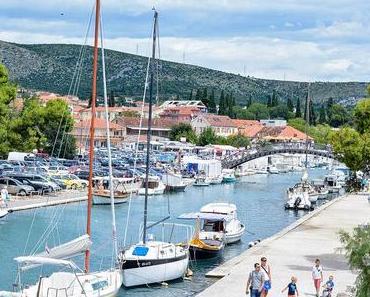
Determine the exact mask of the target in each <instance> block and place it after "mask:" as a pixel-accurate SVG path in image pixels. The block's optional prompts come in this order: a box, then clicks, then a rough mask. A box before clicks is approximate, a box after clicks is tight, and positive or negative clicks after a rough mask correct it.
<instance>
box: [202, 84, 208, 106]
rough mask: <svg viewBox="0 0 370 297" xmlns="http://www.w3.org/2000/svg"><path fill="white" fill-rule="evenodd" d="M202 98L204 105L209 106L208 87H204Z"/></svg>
mask: <svg viewBox="0 0 370 297" xmlns="http://www.w3.org/2000/svg"><path fill="white" fill-rule="evenodd" d="M201 98H202V99H201V100H202V102H203V103H204V105H205V106H207V107H209V98H208V92H207V88H204V90H203V93H202V96H201Z"/></svg>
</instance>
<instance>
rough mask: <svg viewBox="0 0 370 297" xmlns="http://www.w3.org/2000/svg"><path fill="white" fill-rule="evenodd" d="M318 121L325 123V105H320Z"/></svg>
mask: <svg viewBox="0 0 370 297" xmlns="http://www.w3.org/2000/svg"><path fill="white" fill-rule="evenodd" d="M319 123H320V124H325V123H326V111H325V106H324V105H321V108H320V111H319Z"/></svg>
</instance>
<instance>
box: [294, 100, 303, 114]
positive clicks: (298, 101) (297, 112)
mask: <svg viewBox="0 0 370 297" xmlns="http://www.w3.org/2000/svg"><path fill="white" fill-rule="evenodd" d="M295 117H296V118H300V117H302V112H301V100H299V97H298V98H297V103H296V106H295Z"/></svg>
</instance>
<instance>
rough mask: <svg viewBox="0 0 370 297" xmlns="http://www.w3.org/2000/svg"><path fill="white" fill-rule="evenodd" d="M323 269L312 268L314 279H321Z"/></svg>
mask: <svg viewBox="0 0 370 297" xmlns="http://www.w3.org/2000/svg"><path fill="white" fill-rule="evenodd" d="M321 273H322V267H321V265H319V267H316V265H315V266H314V267H313V268H312V276H313V278H314V279H321Z"/></svg>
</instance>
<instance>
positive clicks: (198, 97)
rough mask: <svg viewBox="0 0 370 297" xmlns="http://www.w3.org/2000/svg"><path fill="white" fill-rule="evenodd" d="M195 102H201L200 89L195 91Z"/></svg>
mask: <svg viewBox="0 0 370 297" xmlns="http://www.w3.org/2000/svg"><path fill="white" fill-rule="evenodd" d="M195 100H197V101H201V100H202V92H201V90H200V89H198V90H197V93H196V95H195Z"/></svg>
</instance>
